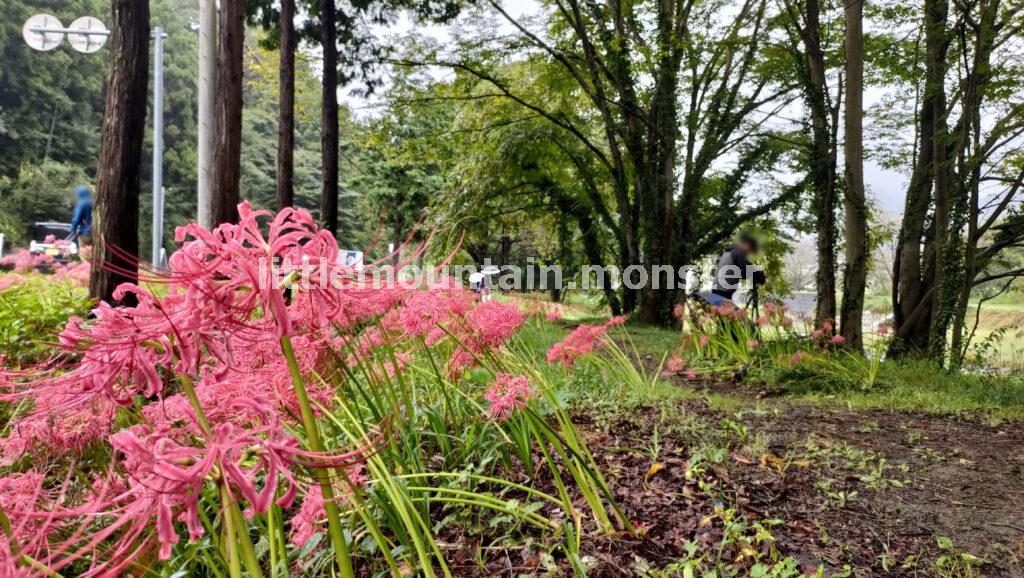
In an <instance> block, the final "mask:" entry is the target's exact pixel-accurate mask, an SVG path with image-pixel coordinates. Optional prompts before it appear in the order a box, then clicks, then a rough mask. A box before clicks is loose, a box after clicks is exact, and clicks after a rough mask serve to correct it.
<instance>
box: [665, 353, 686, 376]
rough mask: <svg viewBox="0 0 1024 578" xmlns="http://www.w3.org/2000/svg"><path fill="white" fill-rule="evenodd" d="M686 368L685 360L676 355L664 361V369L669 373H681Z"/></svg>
mask: <svg viewBox="0 0 1024 578" xmlns="http://www.w3.org/2000/svg"><path fill="white" fill-rule="evenodd" d="M684 369H686V360H685V359H683V358H682V357H679V356H678V355H673V356H672V357H670V358H669V359H668V361H666V362H665V370H666V371H668V372H669V373H671V374H675V373H681V372H682V371H683V370H684Z"/></svg>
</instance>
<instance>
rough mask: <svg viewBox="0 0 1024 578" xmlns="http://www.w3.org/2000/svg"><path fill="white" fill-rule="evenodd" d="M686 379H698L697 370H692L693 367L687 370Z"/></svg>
mask: <svg viewBox="0 0 1024 578" xmlns="http://www.w3.org/2000/svg"><path fill="white" fill-rule="evenodd" d="M686 379H690V380H693V379H697V372H696V371H694V370H692V369H690V370H688V371H687V372H686Z"/></svg>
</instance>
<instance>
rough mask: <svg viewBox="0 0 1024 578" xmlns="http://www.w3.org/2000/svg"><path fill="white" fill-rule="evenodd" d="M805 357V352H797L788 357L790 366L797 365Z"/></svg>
mask: <svg viewBox="0 0 1024 578" xmlns="http://www.w3.org/2000/svg"><path fill="white" fill-rule="evenodd" d="M806 356H807V353H806V352H804V351H797V352H795V353H793V355H790V356H789V364H790V365H798V364H799V363H800V362H801V361H803V359H804V357H806Z"/></svg>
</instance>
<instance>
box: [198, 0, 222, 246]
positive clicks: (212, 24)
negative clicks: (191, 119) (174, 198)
mask: <svg viewBox="0 0 1024 578" xmlns="http://www.w3.org/2000/svg"><path fill="white" fill-rule="evenodd" d="M216 85H217V2H216V0H199V119H198V123H197V124H198V129H199V147H198V155H199V167H198V169H199V170H198V175H199V182H198V186H197V187H196V190H197V191H198V199H197V205H198V207H197V208H198V220H199V225H200V226H202V227H206V228H207V229H212V228H213V177H214V174H213V166H214V163H213V155H214V147H215V146H216V136H217V135H216V117H215V114H214V113H215V109H216V94H217V86H216Z"/></svg>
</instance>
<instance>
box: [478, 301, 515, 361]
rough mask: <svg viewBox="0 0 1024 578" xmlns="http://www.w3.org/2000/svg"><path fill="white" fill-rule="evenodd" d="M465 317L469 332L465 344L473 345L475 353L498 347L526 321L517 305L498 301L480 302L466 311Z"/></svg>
mask: <svg viewBox="0 0 1024 578" xmlns="http://www.w3.org/2000/svg"><path fill="white" fill-rule="evenodd" d="M465 318H466V325H467V326H468V327H469V330H470V332H471V335H470V336H468V339H467V345H468V346H470V347H474V348H475V350H476V352H477V353H480V352H482V351H483V350H484V349H498V348H499V347H501V346H502V345H503V344H504V343H505V342H506V341H508V340H509V339H511V338H512V335H514V334H515V332H516V330H518V329H519V328H520V327H522V326H523V323H525V322H526V315H525V314H524V313H523V312H522V311H520V310H519V307H517V306H516V305H513V304H508V303H502V302H500V301H488V302H487V303H481V304H479V305H477V306H476V307H474V308H473V309H472V310H470V311H469V312H467V313H466V315H465Z"/></svg>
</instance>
